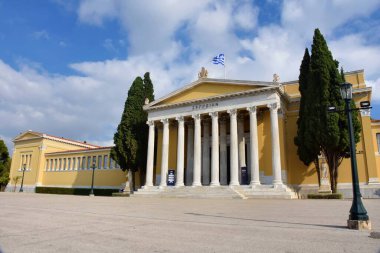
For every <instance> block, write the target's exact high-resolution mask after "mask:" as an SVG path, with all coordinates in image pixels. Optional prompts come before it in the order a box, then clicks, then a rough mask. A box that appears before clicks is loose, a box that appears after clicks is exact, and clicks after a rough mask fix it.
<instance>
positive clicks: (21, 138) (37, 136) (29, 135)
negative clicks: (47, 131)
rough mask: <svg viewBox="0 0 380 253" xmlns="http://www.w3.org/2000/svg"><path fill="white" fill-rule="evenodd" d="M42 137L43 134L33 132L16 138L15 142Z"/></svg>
mask: <svg viewBox="0 0 380 253" xmlns="http://www.w3.org/2000/svg"><path fill="white" fill-rule="evenodd" d="M42 137H43V134H41V133H37V132H33V131H27V132H24V133H21V134H19V135H18V136H16V138H14V140H13V141H23V140H30V139H36V138H42Z"/></svg>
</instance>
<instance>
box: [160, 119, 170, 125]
mask: <svg viewBox="0 0 380 253" xmlns="http://www.w3.org/2000/svg"><path fill="white" fill-rule="evenodd" d="M160 121H161V122H162V123H163V124H164V125H166V124H169V119H162V120H160Z"/></svg>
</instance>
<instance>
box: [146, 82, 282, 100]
mask: <svg viewBox="0 0 380 253" xmlns="http://www.w3.org/2000/svg"><path fill="white" fill-rule="evenodd" d="M274 85H276V84H274V83H271V82H255V81H240V80H226V79H209V78H202V79H199V80H198V81H196V82H193V83H191V84H189V85H187V86H185V87H183V88H181V89H178V90H176V91H174V92H172V93H170V94H169V95H167V96H165V97H163V98H161V99H159V100H156V101H154V102H152V103H151V104H149V105H148V107H153V106H162V105H171V104H177V103H183V102H187V101H194V100H198V99H206V98H209V97H210V98H211V97H215V96H221V95H227V94H233V93H239V92H244V91H250V90H256V89H261V88H267V87H268V86H274Z"/></svg>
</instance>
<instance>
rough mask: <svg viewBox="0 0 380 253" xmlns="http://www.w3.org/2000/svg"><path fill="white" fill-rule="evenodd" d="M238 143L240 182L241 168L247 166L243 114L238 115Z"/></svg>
mask: <svg viewBox="0 0 380 253" xmlns="http://www.w3.org/2000/svg"><path fill="white" fill-rule="evenodd" d="M237 128H238V143H239V144H238V145H239V170H238V173H239V182H240V183H241V168H243V167H247V164H246V162H245V137H244V116H243V115H239V116H238V122H237Z"/></svg>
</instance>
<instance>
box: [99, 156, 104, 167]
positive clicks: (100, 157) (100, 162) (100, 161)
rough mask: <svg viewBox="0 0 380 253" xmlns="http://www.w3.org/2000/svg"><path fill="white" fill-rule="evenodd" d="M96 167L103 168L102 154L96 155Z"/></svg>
mask: <svg viewBox="0 0 380 253" xmlns="http://www.w3.org/2000/svg"><path fill="white" fill-rule="evenodd" d="M98 169H103V166H102V156H101V155H99V156H98Z"/></svg>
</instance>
